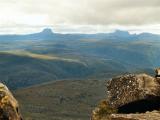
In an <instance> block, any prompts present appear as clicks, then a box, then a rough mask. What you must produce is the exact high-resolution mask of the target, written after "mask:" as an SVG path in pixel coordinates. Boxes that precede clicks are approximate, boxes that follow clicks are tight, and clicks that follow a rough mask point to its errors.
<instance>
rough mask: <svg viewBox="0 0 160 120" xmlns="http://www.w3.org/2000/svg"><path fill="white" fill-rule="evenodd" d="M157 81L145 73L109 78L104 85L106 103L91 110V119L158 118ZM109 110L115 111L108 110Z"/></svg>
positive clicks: (159, 107)
mask: <svg viewBox="0 0 160 120" xmlns="http://www.w3.org/2000/svg"><path fill="white" fill-rule="evenodd" d="M159 81H160V80H159V78H157V77H155V78H154V77H152V76H149V75H147V74H139V75H134V74H129V75H123V76H118V77H115V78H113V79H111V80H110V81H108V82H107V85H106V87H107V89H106V92H107V98H106V100H105V101H106V103H107V105H106V107H105V108H104V107H102V106H104V105H102V103H101V105H100V106H98V107H97V108H96V109H95V110H94V111H93V114H92V120H158V119H160V113H159V112H158V110H160V84H159V83H160V82H159ZM103 103H104V102H103ZM111 110H112V111H116V113H115V112H113V113H110V112H108V111H111ZM154 110H157V111H156V112H153V111H154ZM102 113H103V114H102ZM148 116H149V117H148ZM154 116H156V117H154ZM157 118H158V119H157Z"/></svg>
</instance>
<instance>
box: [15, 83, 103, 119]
mask: <svg viewBox="0 0 160 120" xmlns="http://www.w3.org/2000/svg"><path fill="white" fill-rule="evenodd" d="M14 95H15V97H16V98H17V100H18V101H19V103H20V106H21V110H22V114H23V117H24V118H25V120H89V117H90V114H91V111H92V110H93V108H94V107H95V106H96V104H97V103H98V102H99V100H101V99H103V98H105V81H104V80H68V81H56V82H53V83H47V84H44V85H37V86H34V87H29V88H25V89H20V90H16V91H14Z"/></svg>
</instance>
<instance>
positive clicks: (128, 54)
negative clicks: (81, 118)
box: [0, 28, 160, 89]
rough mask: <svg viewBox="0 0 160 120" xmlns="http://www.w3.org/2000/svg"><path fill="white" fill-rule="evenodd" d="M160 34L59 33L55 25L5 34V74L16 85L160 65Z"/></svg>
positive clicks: (0, 41) (0, 42)
mask: <svg viewBox="0 0 160 120" xmlns="http://www.w3.org/2000/svg"><path fill="white" fill-rule="evenodd" d="M159 46H160V35H156V34H151V33H141V34H130V33H129V32H127V31H120V30H116V31H115V32H113V33H97V34H60V33H54V32H52V30H51V29H48V28H46V29H44V30H43V31H42V32H39V33H33V34H23V35H0V80H1V82H3V83H5V84H7V85H8V86H9V88H11V89H17V88H23V87H28V86H32V85H37V84H42V83H45V82H49V81H54V80H71V79H74V80H75V79H108V78H111V77H113V76H116V75H119V74H125V73H130V72H135V73H140V72H147V73H149V74H153V69H154V68H155V67H157V66H160V62H159V59H160V55H159V52H160V49H159Z"/></svg>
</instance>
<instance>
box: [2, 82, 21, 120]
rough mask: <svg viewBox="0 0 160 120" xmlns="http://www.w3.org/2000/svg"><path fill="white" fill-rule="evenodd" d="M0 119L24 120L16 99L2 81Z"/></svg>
mask: <svg viewBox="0 0 160 120" xmlns="http://www.w3.org/2000/svg"><path fill="white" fill-rule="evenodd" d="M0 120H22V118H21V115H20V112H19V106H18V103H17V101H16V99H15V98H14V97H13V95H12V93H11V92H10V91H9V90H8V88H7V87H6V86H5V85H4V84H2V83H0Z"/></svg>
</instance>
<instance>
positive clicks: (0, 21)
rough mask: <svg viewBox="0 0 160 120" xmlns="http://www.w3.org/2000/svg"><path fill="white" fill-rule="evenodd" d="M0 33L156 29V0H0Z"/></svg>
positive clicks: (159, 5) (159, 10) (159, 18)
mask: <svg viewBox="0 0 160 120" xmlns="http://www.w3.org/2000/svg"><path fill="white" fill-rule="evenodd" d="M0 11H1V12H0V34H4V33H8V34H10V33H11V34H12V33H31V32H38V31H41V30H42V29H43V28H46V27H49V28H52V29H53V31H54V32H60V33H97V32H98V33H99V32H112V31H114V30H115V29H121V30H128V31H129V32H131V33H141V32H151V33H160V15H159V14H160V0H0Z"/></svg>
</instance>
